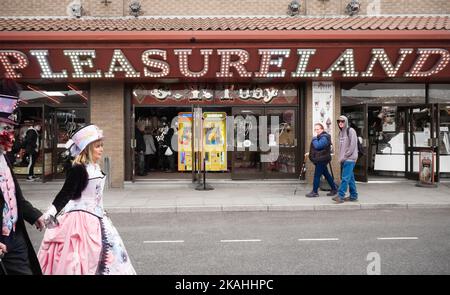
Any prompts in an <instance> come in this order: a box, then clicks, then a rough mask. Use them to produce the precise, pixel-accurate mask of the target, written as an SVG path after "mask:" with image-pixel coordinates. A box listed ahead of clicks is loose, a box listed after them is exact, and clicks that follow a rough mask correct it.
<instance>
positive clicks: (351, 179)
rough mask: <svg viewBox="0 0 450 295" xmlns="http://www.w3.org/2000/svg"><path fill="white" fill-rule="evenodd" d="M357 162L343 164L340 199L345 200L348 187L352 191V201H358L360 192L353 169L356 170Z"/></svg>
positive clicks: (339, 191)
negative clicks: (357, 189)
mask: <svg viewBox="0 0 450 295" xmlns="http://www.w3.org/2000/svg"><path fill="white" fill-rule="evenodd" d="M355 164H356V162H354V161H344V163H341V172H342V176H341V185H340V186H339V190H338V194H339V198H341V199H344V196H345V193H346V192H347V186H348V187H349V189H350V199H352V200H356V199H358V192H357V191H356V183H355V174H353V169H354V168H355Z"/></svg>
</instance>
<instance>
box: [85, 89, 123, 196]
mask: <svg viewBox="0 0 450 295" xmlns="http://www.w3.org/2000/svg"><path fill="white" fill-rule="evenodd" d="M123 91H124V86H123V83H120V82H117V81H113V82H98V81H97V82H92V83H91V94H90V97H91V122H92V123H93V124H96V125H97V126H99V127H100V129H102V130H103V133H104V136H105V141H104V144H105V145H104V153H103V154H104V156H105V157H106V156H107V157H109V158H110V163H111V175H110V176H111V184H112V187H117V188H123V181H124V179H125V167H124V165H125V163H124V132H125V126H124V100H123Z"/></svg>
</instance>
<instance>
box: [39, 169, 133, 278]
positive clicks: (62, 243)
mask: <svg viewBox="0 0 450 295" xmlns="http://www.w3.org/2000/svg"><path fill="white" fill-rule="evenodd" d="M86 171H87V173H88V179H89V180H88V183H87V186H86V188H85V189H84V190H83V191H82V193H81V197H80V198H78V199H76V200H70V201H68V203H67V204H66V205H65V207H64V209H63V210H62V211H61V212H62V214H61V212H60V214H59V215H58V217H57V220H58V222H59V225H58V226H56V227H54V228H48V229H47V230H46V232H45V234H44V239H43V241H42V244H41V246H40V249H39V252H38V258H39V263H40V265H41V268H42V273H43V274H45V275H108V274H110V275H134V274H136V271H135V270H134V268H133V266H132V264H131V261H130V257H129V256H128V254H127V251H126V249H125V246H124V244H123V241H122V239H121V238H120V236H119V233H118V232H117V230H116V228H115V227H114V226H113V224H112V222H111V220H110V219H109V218H108V216H106V212H105V211H104V210H103V188H104V184H105V174H104V173H103V172H102V171H101V169H100V167H99V166H98V165H97V164H95V165H94V164H88V165H87V166H86Z"/></svg>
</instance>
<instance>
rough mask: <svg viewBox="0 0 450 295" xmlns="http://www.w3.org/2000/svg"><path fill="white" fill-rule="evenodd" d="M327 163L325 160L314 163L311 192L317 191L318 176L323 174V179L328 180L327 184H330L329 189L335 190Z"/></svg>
mask: <svg viewBox="0 0 450 295" xmlns="http://www.w3.org/2000/svg"><path fill="white" fill-rule="evenodd" d="M327 165H328V163H326V162H319V163H317V164H316V168H315V170H314V182H313V192H315V193H317V191H318V190H319V185H320V177H321V176H322V175H323V176H325V179H326V180H327V181H328V184H329V185H330V188H331V190H332V191H337V187H336V184H335V183H334V179H333V177H332V176H331V175H330V172H328V168H327Z"/></svg>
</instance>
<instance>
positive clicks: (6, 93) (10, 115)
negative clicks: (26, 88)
mask: <svg viewBox="0 0 450 295" xmlns="http://www.w3.org/2000/svg"><path fill="white" fill-rule="evenodd" d="M19 89H20V86H19V84H17V83H16V81H14V80H11V79H3V80H2V81H1V83H0V122H4V123H8V124H14V125H17V122H16V120H15V118H16V116H15V114H14V110H15V109H16V106H17V100H18V99H19Z"/></svg>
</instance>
